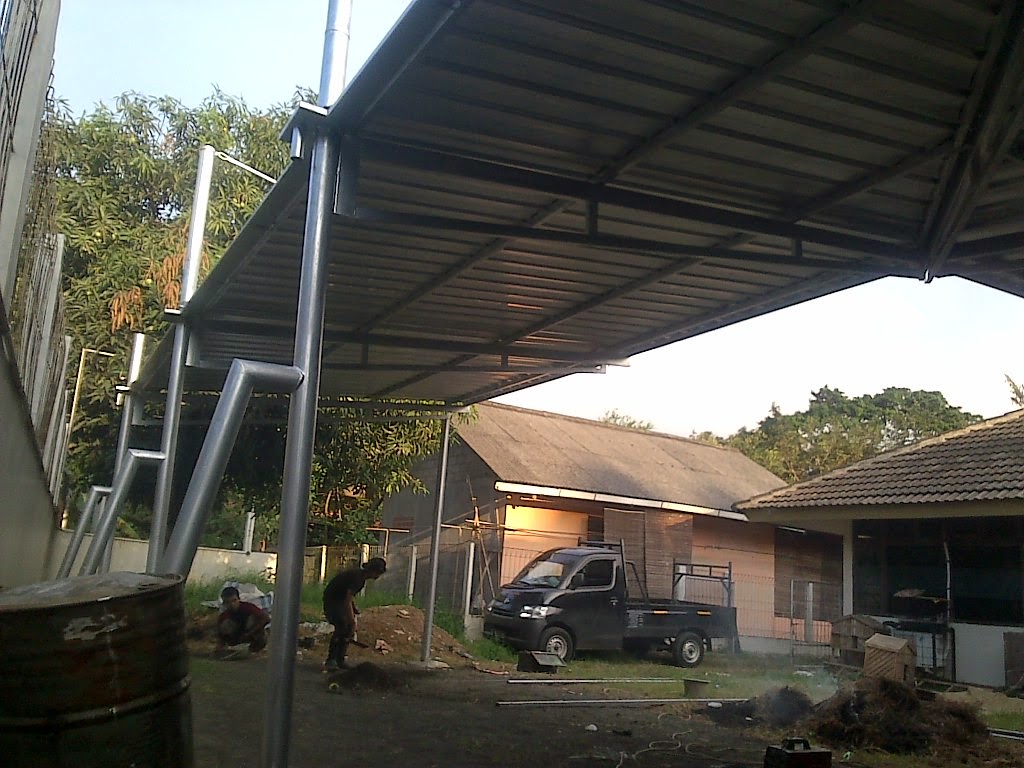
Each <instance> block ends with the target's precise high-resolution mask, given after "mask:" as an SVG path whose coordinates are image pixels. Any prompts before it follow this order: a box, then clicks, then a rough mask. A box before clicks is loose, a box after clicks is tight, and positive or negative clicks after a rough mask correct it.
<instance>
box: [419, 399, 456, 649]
mask: <svg viewBox="0 0 1024 768" xmlns="http://www.w3.org/2000/svg"><path fill="white" fill-rule="evenodd" d="M451 430H452V417H451V416H445V417H444V431H443V433H442V435H441V461H440V463H439V464H438V467H437V513H436V514H435V515H434V530H433V531H432V532H431V535H430V581H429V582H428V583H429V585H430V586H429V588H428V591H427V606H426V611H425V612H424V615H423V647H422V649H421V653H420V661H422V662H424V663H426V662H427V660H428V659H430V640H431V635H432V634H433V629H434V601H435V600H436V599H437V561H438V554H439V552H440V550H441V518H442V516H443V515H444V484H445V481H446V480H447V479H448V441H449V437H450V436H451Z"/></svg>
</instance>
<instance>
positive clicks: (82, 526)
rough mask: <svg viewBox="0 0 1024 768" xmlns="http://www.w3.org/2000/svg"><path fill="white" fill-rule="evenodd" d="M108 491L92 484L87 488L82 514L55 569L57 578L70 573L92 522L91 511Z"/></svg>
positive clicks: (108, 489)
mask: <svg viewBox="0 0 1024 768" xmlns="http://www.w3.org/2000/svg"><path fill="white" fill-rule="evenodd" d="M108 493H110V488H109V487H106V486H101V485H94V486H93V487H92V488H90V489H89V496H88V497H87V498H86V501H85V509H83V510H82V516H81V517H80V518H79V520H78V525H76V526H75V532H74V533H73V534H71V542H70V543H69V544H68V548H67V550H66V551H65V552H64V559H63V560H62V561H61V564H60V568H59V569H58V570H57V578H58V579H66V578H67V577H68V576H70V575H71V568H72V566H74V564H75V558H76V557H78V550H79V549H81V548H82V539H84V538H85V532H86V531H87V530H89V523H91V522H92V515H93V511H94V510H95V509H96V505H97V504H98V503H99V500H100V497H101V496H105V495H107V494H108Z"/></svg>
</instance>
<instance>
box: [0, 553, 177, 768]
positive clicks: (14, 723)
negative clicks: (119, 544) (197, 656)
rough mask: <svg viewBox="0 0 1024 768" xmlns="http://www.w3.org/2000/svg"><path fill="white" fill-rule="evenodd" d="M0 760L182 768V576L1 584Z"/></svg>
mask: <svg viewBox="0 0 1024 768" xmlns="http://www.w3.org/2000/svg"><path fill="white" fill-rule="evenodd" d="M0 764H2V765H4V766H5V767H6V768H28V767H29V766H31V767H32V768H58V766H59V768H70V767H71V766H74V768H100V766H102V767H103V768H129V766H134V767H135V768H191V766H192V707H191V701H190V698H189V675H188V653H187V649H186V646H185V607H184V582H183V580H182V579H181V578H179V577H177V576H169V577H163V576H149V575H144V574H138V573H108V574H99V575H96V576H81V577H77V578H71V579H64V580H61V581H47V582H41V583H39V584H29V585H25V586H21V587H14V588H11V589H5V590H0Z"/></svg>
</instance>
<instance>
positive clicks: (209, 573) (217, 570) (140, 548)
mask: <svg viewBox="0 0 1024 768" xmlns="http://www.w3.org/2000/svg"><path fill="white" fill-rule="evenodd" d="M72 533H73V532H72V531H58V532H57V534H56V536H55V539H56V541H55V546H54V555H55V556H54V557H53V558H52V560H51V562H50V568H49V571H48V574H47V576H46V578H51V579H52V578H54V577H55V576H56V574H57V569H58V568H59V567H60V563H61V561H62V560H63V558H64V552H65V551H66V550H67V547H68V544H70V543H71V536H72ZM91 542H92V535H91V534H86V535H85V536H84V537H83V540H82V546H81V547H80V548H79V550H78V556H77V557H76V558H75V564H74V566H72V569H71V573H72V574H77V573H78V569H79V567H81V564H82V560H83V559H84V558H85V553H86V552H88V551H89V545H90V543H91ZM148 549H149V542H148V541H140V540H138V539H121V538H115V539H114V550H113V555H112V557H111V560H110V570H111V571H129V572H132V573H143V572H144V571H145V570H146V552H147V550H148ZM268 572H269V573H271V574H274V573H276V572H277V554H275V553H272V552H252V553H249V554H246V553H245V552H238V551H235V550H230V549H213V548H211V547H200V548H199V551H198V552H196V559H195V562H194V563H193V565H192V570H191V571H190V572H189V574H188V581H189V582H190V583H204V582H219V581H223V580H225V579H226V578H227V577H228V576H233V575H238V574H242V573H245V574H250V573H268Z"/></svg>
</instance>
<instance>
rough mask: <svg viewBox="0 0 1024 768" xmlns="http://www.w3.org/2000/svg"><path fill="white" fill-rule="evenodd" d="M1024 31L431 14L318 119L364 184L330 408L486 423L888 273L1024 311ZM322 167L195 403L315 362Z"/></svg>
mask: <svg viewBox="0 0 1024 768" xmlns="http://www.w3.org/2000/svg"><path fill="white" fill-rule="evenodd" d="M1022 17H1024V4H1022V3H1021V2H1004V3H998V2H991V3H990V2H970V1H968V0H963V1H957V0H930V1H929V2H928V3H920V2H912V1H910V0H885V1H884V2H882V1H880V0H874V1H873V0H863V1H861V2H854V1H852V0H851V1H849V2H839V1H838V0H802V1H799V0H794V1H793V2H787V3H779V2H777V1H776V0H742V1H740V0H715V1H714V2H696V1H695V2H678V1H675V0H674V1H673V2H665V1H664V0H632V2H628V3H624V2H621V0H588V2H586V3H580V2H575V1H573V0H543V1H541V0H536V1H534V2H527V1H526V0H465V1H463V2H456V1H455V0H417V2H414V3H413V4H412V5H411V6H410V8H409V9H408V11H407V12H406V14H405V15H404V16H403V18H402V19H401V20H400V22H399V23H398V25H397V26H396V28H395V29H394V30H393V31H392V33H391V34H390V36H389V37H388V38H387V39H386V40H385V41H384V43H383V44H382V45H381V46H380V48H379V49H378V50H377V51H376V53H375V54H374V56H373V57H372V58H371V59H370V61H369V62H368V63H367V64H366V66H365V67H364V68H363V70H362V71H361V72H360V73H359V74H358V75H357V77H356V78H355V79H354V81H353V82H352V83H351V85H350V87H349V88H348V89H347V91H346V92H345V93H344V95H343V96H342V98H341V99H340V100H339V102H338V103H337V104H336V105H335V106H334V107H333V108H332V109H331V110H330V112H329V114H327V115H326V116H325V117H321V116H318V115H317V114H315V111H314V110H306V111H304V112H303V113H302V114H301V115H300V118H301V120H304V121H306V122H308V123H310V124H320V125H321V126H322V127H323V129H324V130H328V131H330V132H331V133H332V135H334V136H336V137H338V138H339V140H342V139H343V140H344V142H345V146H344V148H343V151H342V154H343V164H347V167H349V168H350V169H351V168H353V167H354V166H355V164H356V162H358V170H359V173H358V175H359V184H358V190H357V194H356V197H355V208H354V210H351V211H347V212H346V213H345V214H344V215H342V214H337V215H336V216H335V217H334V221H333V228H332V233H331V238H330V245H329V250H330V264H329V273H330V280H329V287H328V294H327V317H326V336H325V343H324V350H323V352H324V357H323V373H322V377H321V382H320V386H321V392H322V393H323V394H324V395H328V396H359V397H369V398H399V397H400V398H415V399H433V400H440V401H444V402H447V403H452V404H463V403H471V402H476V401H480V400H483V399H486V398H490V397H494V396H496V395H499V394H502V393H506V392H510V391H514V390H517V389H521V388H524V387H527V386H531V385H533V384H536V383H540V382H543V381H548V380H551V379H553V378H557V377H559V376H563V375H565V374H567V373H571V372H573V371H574V370H594V369H595V367H599V366H600V365H601V364H602V363H603V362H606V361H609V360H617V359H620V358H623V357H626V356H628V355H631V354H634V353H637V352H640V351H644V350H647V349H651V348H654V347H657V346H660V345H663V344H667V343H669V342H672V341H676V340H679V339H684V338H687V337H691V336H694V335H696V334H699V333H703V332H706V331H709V330H712V329H715V328H719V327H722V326H725V325H728V324H730V323H734V322H737V321H739V320H743V319H746V318H750V317H754V316H757V315H759V314H763V313H765V312H769V311H772V310H775V309H778V308H781V307H785V306H788V305H791V304H794V303H798V302H801V301H805V300H808V299H811V298H815V297H818V296H823V295H825V294H828V293H831V292H834V291H838V290H841V289H844V288H848V287H851V286H854V285H858V284H861V283H864V282H867V281H870V280H873V279H876V278H878V277H881V276H884V275H904V276H911V277H918V278H920V277H923V276H924V275H926V274H927V275H929V276H943V275H960V276H962V277H965V278H968V279H972V280H976V281H978V282H981V283H984V284H987V285H992V286H996V287H998V288H1001V289H1003V290H1006V291H1010V292H1013V293H1016V294H1017V295H1024V255H1022V251H1021V247H1020V246H1021V245H1022V244H1024V217H1022V216H1021V215H1020V210H1021V204H1022V203H1024V162H1022V158H1024V150H1022V149H1021V146H1022V145H1021V144H1020V142H1019V134H1020V129H1021V119H1022V111H1024V98H1022V93H1021V91H1022V89H1024V76H1022V72H1024V35H1022V34H1021V31H1022V27H1024V18H1022ZM308 174H309V168H308V160H298V161H296V162H294V163H293V164H292V166H291V167H289V168H288V170H287V172H286V173H285V174H284V176H283V178H282V179H281V180H280V181H279V182H278V184H277V185H276V186H275V187H274V188H273V189H272V190H271V192H270V193H269V195H268V197H267V199H266V200H265V201H264V203H263V204H262V206H261V207H260V209H259V210H258V211H257V213H256V214H255V215H254V217H253V218H252V220H251V221H250V222H249V223H248V224H247V225H246V227H245V229H244V230H243V232H242V233H241V235H240V236H239V237H238V239H237V240H236V242H235V243H234V244H233V245H232V246H231V248H230V249H229V250H228V252H227V254H226V255H225V256H224V258H223V259H222V261H221V262H220V264H218V265H217V267H216V268H215V269H214V270H213V272H212V274H211V275H210V276H209V278H208V279H207V280H206V282H205V283H204V284H203V285H202V286H201V287H200V289H199V291H198V293H197V294H196V296H195V297H194V299H193V300H192V302H191V303H190V305H189V306H188V308H187V311H186V314H187V317H188V318H189V319H190V320H191V321H192V322H193V324H194V328H195V334H194V340H195V343H196V352H197V355H198V357H197V359H198V362H199V365H198V366H197V367H195V368H193V369H191V370H190V376H189V380H188V386H189V387H191V388H193V389H195V388H216V387H217V386H218V385H219V381H220V379H221V378H222V376H223V371H224V369H225V368H226V366H227V364H228V363H230V360H231V359H232V358H234V357H243V358H253V359H260V360H267V361H271V362H281V363H290V362H291V360H292V343H293V334H294V321H295V313H296V293H297V286H298V269H299V264H300V258H299V256H300V253H301V244H302V233H303V224H304V215H305V199H306V194H307V190H306V187H307V179H308ZM168 349H169V344H168V343H166V342H165V343H164V344H163V345H162V346H161V348H160V351H159V353H158V354H157V356H156V359H155V360H153V361H151V362H150V363H149V364H148V365H147V370H146V374H145V375H144V378H143V382H144V384H145V385H147V386H149V387H159V386H161V383H162V381H163V378H162V371H163V370H164V369H163V367H162V362H161V361H164V360H165V358H166V354H167V350H168Z"/></svg>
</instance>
